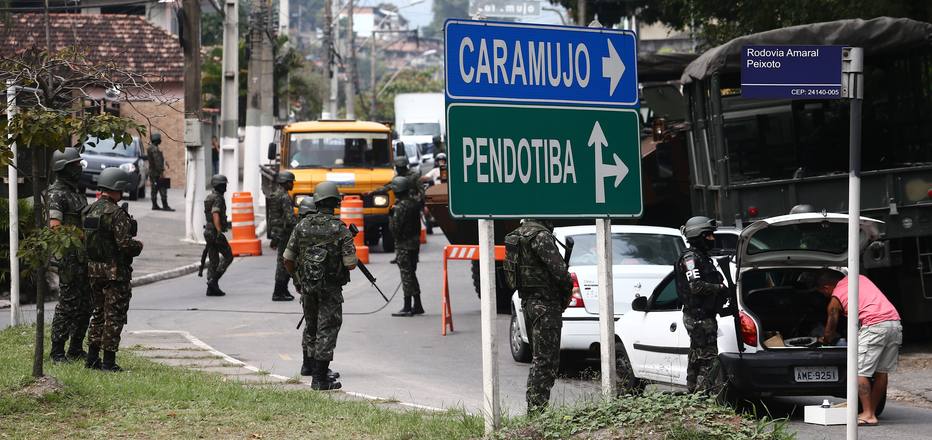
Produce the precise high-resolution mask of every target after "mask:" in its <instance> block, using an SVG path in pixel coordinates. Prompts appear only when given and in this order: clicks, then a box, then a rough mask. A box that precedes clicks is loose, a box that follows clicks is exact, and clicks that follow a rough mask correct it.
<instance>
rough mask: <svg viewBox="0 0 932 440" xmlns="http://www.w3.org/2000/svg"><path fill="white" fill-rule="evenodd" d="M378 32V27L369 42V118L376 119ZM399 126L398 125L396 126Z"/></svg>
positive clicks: (373, 31)
mask: <svg viewBox="0 0 932 440" xmlns="http://www.w3.org/2000/svg"><path fill="white" fill-rule="evenodd" d="M376 32H378V31H377V30H376V29H372V35H370V36H369V42H370V43H371V45H370V47H369V91H370V92H371V93H372V96H370V98H369V99H370V101H369V120H370V121H374V120H375V119H376V118H375V112H376V107H377V106H378V101H376V98H378V91H377V90H375V34H376ZM396 128H397V127H396Z"/></svg>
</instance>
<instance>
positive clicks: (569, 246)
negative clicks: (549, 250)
mask: <svg viewBox="0 0 932 440" xmlns="http://www.w3.org/2000/svg"><path fill="white" fill-rule="evenodd" d="M554 240H556V239H554ZM556 242H557V244H559V245H560V246H562V247H563V262H564V263H566V266H567V267H569V266H570V257H572V256H573V246H575V245H576V240H573V237H566V244H563V243H560V240H556Z"/></svg>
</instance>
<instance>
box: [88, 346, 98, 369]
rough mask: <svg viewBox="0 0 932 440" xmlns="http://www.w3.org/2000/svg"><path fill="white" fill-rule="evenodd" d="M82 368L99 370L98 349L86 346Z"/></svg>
mask: <svg viewBox="0 0 932 440" xmlns="http://www.w3.org/2000/svg"><path fill="white" fill-rule="evenodd" d="M84 368H91V369H94V370H99V369H100V347H98V346H96V345H88V346H87V360H85V361H84Z"/></svg>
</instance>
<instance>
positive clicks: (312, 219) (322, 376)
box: [284, 182, 356, 390]
mask: <svg viewBox="0 0 932 440" xmlns="http://www.w3.org/2000/svg"><path fill="white" fill-rule="evenodd" d="M314 204H315V205H316V206H317V209H318V213H317V214H309V215H308V216H307V217H304V218H303V219H301V221H300V222H299V223H298V225H297V226H296V227H295V230H294V233H293V234H291V238H290V239H289V240H288V245H287V246H286V248H285V254H284V259H285V267H286V268H287V269H288V272H290V273H291V274H292V275H294V276H295V279H296V280H298V283H297V284H298V288H299V289H300V292H301V303H302V304H303V306H304V319H305V323H306V324H305V326H306V327H305V332H304V343H303V345H304V346H305V347H306V348H305V350H304V353H303V355H304V359H303V360H304V365H303V366H302V372H303V370H305V368H304V367H305V366H307V367H309V369H310V372H311V376H312V380H311V387H312V388H314V389H315V390H336V389H340V387H341V386H342V385H341V384H340V382H337V381H335V380H334V378H333V375H332V374H330V362H331V361H332V360H333V350H334V348H335V347H336V344H337V335H338V333H339V332H340V326H341V325H343V286H344V285H345V284H346V283H348V282H349V271H350V270H352V269H354V268H355V267H356V247H355V246H354V245H353V236H352V234H351V233H350V231H349V229H347V227H346V225H344V224H343V222H341V221H340V220H339V219H338V218H336V217H335V216H334V210H335V209H336V208H338V207H339V206H340V191H339V189H338V188H337V185H336V184H335V183H333V182H321V183H319V184H317V187H316V188H314Z"/></svg>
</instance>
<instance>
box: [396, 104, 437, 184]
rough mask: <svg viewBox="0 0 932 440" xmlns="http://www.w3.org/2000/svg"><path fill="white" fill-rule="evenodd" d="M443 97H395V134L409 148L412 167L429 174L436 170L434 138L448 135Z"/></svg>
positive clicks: (409, 160)
mask: <svg viewBox="0 0 932 440" xmlns="http://www.w3.org/2000/svg"><path fill="white" fill-rule="evenodd" d="M443 106H444V104H443V93H401V94H398V95H396V96H395V130H396V131H397V132H398V140H399V141H401V142H403V143H404V145H405V155H406V156H407V157H408V162H409V163H410V165H411V167H412V168H413V167H415V166H417V167H420V170H421V173H426V172H428V171H430V169H431V168H433V167H434V153H435V151H434V138H435V137H439V138H440V139H443V137H444V135H446V119H445V118H444V114H443V108H444V107H443Z"/></svg>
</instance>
